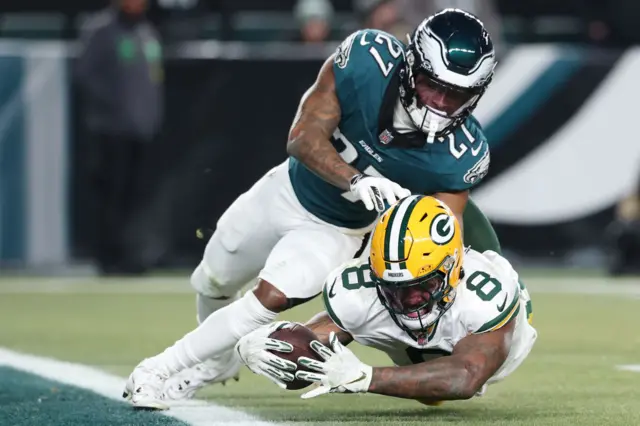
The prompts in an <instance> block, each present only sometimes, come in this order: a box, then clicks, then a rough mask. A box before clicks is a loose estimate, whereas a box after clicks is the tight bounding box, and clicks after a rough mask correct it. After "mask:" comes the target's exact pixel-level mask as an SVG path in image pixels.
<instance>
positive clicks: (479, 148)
mask: <svg viewBox="0 0 640 426" xmlns="http://www.w3.org/2000/svg"><path fill="white" fill-rule="evenodd" d="M483 143H484V141H482V142H480V145H478V147H477V148H476V149H473V148H471V154H472V155H473V156H474V157H477V156H478V154H479V153H480V150H481V149H482V144H483Z"/></svg>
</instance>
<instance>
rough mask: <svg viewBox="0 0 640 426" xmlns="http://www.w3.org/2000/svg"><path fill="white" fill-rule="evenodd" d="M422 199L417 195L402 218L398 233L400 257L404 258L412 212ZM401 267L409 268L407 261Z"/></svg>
mask: <svg viewBox="0 0 640 426" xmlns="http://www.w3.org/2000/svg"><path fill="white" fill-rule="evenodd" d="M418 201H420V197H416V198H414V199H413V200H411V202H410V203H409V206H408V207H407V210H406V211H405V213H404V217H403V218H402V223H401V224H400V234H399V235H398V259H404V258H405V257H404V253H405V251H404V249H405V247H404V244H405V238H404V236H405V234H406V232H405V230H406V229H407V224H408V223H409V218H410V217H411V213H412V212H413V209H414V207H415V206H416V204H418ZM400 269H407V262H401V263H400Z"/></svg>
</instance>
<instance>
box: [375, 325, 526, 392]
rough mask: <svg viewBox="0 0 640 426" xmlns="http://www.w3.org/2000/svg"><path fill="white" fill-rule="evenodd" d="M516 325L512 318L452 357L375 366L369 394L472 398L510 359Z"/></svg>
mask: <svg viewBox="0 0 640 426" xmlns="http://www.w3.org/2000/svg"><path fill="white" fill-rule="evenodd" d="M515 322H516V321H515V318H513V319H512V320H511V321H509V322H508V323H507V324H505V325H504V326H502V327H501V328H499V329H497V330H495V331H490V332H487V333H482V334H471V335H469V336H467V337H465V338H464V339H462V340H461V341H460V342H458V344H457V345H456V346H455V347H454V349H453V353H452V354H451V355H450V356H445V357H441V358H438V359H435V360H432V361H427V362H423V363H420V364H415V365H411V366H406V367H376V368H374V369H373V375H372V379H371V385H370V386H369V392H371V393H377V394H381V395H387V396H395V397H400V398H413V399H426V400H431V401H444V400H454V399H469V398H471V397H473V396H474V395H475V394H476V392H478V391H479V390H480V389H481V388H482V385H484V384H485V383H486V382H487V380H489V378H490V377H491V376H493V375H494V374H495V372H496V371H497V370H498V369H499V368H500V366H502V364H503V363H504V361H505V360H506V359H507V355H508V354H509V349H510V347H511V339H512V336H513V331H514V329H515Z"/></svg>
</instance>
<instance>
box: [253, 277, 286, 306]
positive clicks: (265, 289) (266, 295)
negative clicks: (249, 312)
mask: <svg viewBox="0 0 640 426" xmlns="http://www.w3.org/2000/svg"><path fill="white" fill-rule="evenodd" d="M253 294H255V296H256V298H257V299H258V300H259V301H260V303H261V304H262V306H264V307H265V308H267V309H268V310H270V311H271V312H282V311H286V310H287V309H289V307H290V303H289V299H288V298H287V296H286V295H285V294H284V293H283V292H281V291H280V290H278V289H277V288H276V287H275V286H274V285H273V284H271V283H269V282H267V281H265V280H262V279H259V280H258V285H257V286H256V288H254V289H253Z"/></svg>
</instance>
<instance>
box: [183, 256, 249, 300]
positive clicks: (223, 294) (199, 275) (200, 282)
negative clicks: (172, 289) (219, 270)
mask: <svg viewBox="0 0 640 426" xmlns="http://www.w3.org/2000/svg"><path fill="white" fill-rule="evenodd" d="M213 275H214V274H213V273H212V272H211V271H209V270H208V268H207V267H206V266H205V265H204V264H203V263H202V262H201V263H200V264H199V265H198V267H197V268H196V269H195V270H194V271H193V273H192V274H191V280H190V281H191V286H192V287H193V289H194V290H195V291H197V292H198V293H199V294H202V295H203V296H206V297H209V298H212V299H226V298H230V297H233V296H234V295H235V294H236V293H237V292H238V290H239V288H238V286H236V285H234V283H232V282H231V281H230V280H225V279H224V278H223V277H214V276H213Z"/></svg>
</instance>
